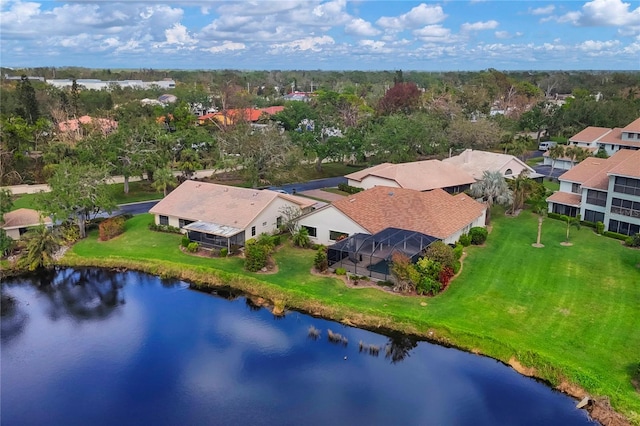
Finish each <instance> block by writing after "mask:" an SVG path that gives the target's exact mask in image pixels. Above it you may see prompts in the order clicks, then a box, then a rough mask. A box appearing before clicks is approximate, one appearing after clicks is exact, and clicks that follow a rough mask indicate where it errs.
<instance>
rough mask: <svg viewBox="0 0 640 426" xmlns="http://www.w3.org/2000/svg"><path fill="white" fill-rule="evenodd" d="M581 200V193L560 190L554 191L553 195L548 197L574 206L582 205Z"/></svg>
mask: <svg viewBox="0 0 640 426" xmlns="http://www.w3.org/2000/svg"><path fill="white" fill-rule="evenodd" d="M581 200H582V196H581V195H580V194H573V193H571V192H560V191H556V192H554V193H553V195H551V196H550V197H548V198H547V201H551V202H554V203H558V204H564V205H567V206H574V207H580V202H581Z"/></svg>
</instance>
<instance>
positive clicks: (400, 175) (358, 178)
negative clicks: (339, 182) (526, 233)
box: [345, 160, 476, 193]
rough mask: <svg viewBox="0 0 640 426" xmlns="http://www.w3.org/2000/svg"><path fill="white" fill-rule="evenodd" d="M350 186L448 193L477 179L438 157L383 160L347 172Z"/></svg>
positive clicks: (465, 186) (458, 190)
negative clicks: (417, 159)
mask: <svg viewBox="0 0 640 426" xmlns="http://www.w3.org/2000/svg"><path fill="white" fill-rule="evenodd" d="M345 177H346V178H347V182H348V184H349V185H350V186H354V187H357V188H364V189H369V188H373V187H375V186H387V187H394V188H406V189H414V190H417V191H430V190H432V189H437V188H440V189H444V190H445V191H447V192H449V193H456V192H462V191H464V190H465V189H467V188H469V187H470V186H471V184H473V183H475V182H476V180H475V179H474V178H473V176H472V175H471V174H469V173H468V172H466V171H464V170H462V169H461V168H459V167H457V166H455V165H453V164H450V163H445V162H442V161H439V160H425V161H414V162H412V163H401V164H391V163H382V164H378V165H377V166H373V167H369V168H367V169H364V170H360V171H358V172H355V173H351V174H348V175H346V176H345Z"/></svg>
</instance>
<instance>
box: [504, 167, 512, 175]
mask: <svg viewBox="0 0 640 426" xmlns="http://www.w3.org/2000/svg"><path fill="white" fill-rule="evenodd" d="M512 174H513V170H511V169H507V170H505V172H504V175H505V176H510V175H512Z"/></svg>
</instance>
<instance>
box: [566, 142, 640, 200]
mask: <svg viewBox="0 0 640 426" xmlns="http://www.w3.org/2000/svg"><path fill="white" fill-rule="evenodd" d="M618 166H619V167H618ZM614 170H616V171H619V172H620V173H617V172H614ZM625 173H629V174H625ZM608 174H622V175H624V176H631V177H636V176H637V177H640V151H633V150H630V149H621V150H620V151H617V152H616V153H615V154H613V155H612V156H611V157H609V158H606V159H604V158H596V157H589V158H587V159H586V160H584V161H582V162H581V163H580V164H578V165H576V166H575V167H573V168H572V169H571V170H569V171H567V172H566V173H564V174H562V175H561V176H560V177H559V178H558V179H559V180H563V181H568V182H576V183H580V184H582V186H583V187H585V188H593V189H601V190H606V189H607V188H608V187H609V177H608Z"/></svg>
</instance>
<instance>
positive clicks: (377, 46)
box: [358, 40, 394, 53]
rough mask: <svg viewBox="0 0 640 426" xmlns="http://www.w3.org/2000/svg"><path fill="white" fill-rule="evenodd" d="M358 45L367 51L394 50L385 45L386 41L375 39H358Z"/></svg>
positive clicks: (385, 51) (386, 51)
mask: <svg viewBox="0 0 640 426" xmlns="http://www.w3.org/2000/svg"><path fill="white" fill-rule="evenodd" d="M358 46H360V47H361V48H365V49H367V50H368V51H373V52H376V53H392V52H394V50H393V49H392V48H390V47H388V46H387V43H385V42H384V41H377V40H360V41H359V42H358Z"/></svg>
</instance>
